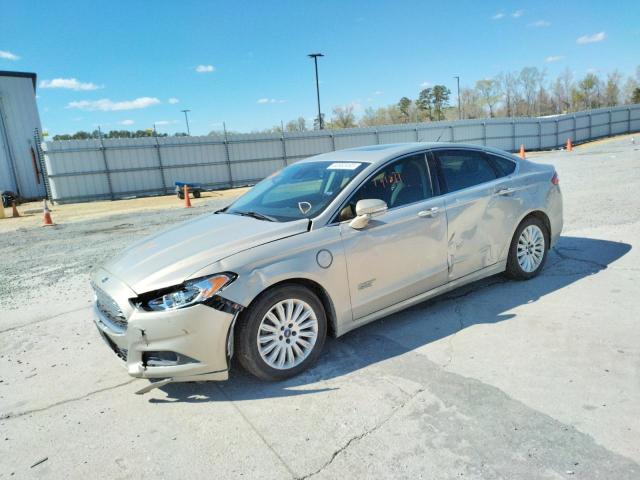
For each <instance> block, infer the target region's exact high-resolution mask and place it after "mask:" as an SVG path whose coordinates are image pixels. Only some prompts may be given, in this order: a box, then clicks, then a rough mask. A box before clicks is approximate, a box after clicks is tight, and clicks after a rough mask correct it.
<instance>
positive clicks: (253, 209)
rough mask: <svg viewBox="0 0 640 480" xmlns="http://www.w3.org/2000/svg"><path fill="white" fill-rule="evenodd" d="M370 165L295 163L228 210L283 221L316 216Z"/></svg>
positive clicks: (241, 198) (263, 182) (255, 188)
mask: <svg viewBox="0 0 640 480" xmlns="http://www.w3.org/2000/svg"><path fill="white" fill-rule="evenodd" d="M367 165H368V164H367V163H364V162H330V161H324V162H300V163H295V164H293V165H290V166H288V167H287V168H284V169H283V170H280V171H279V172H277V173H275V174H273V175H271V176H270V177H267V178H265V179H264V180H262V181H261V182H260V183H258V184H257V185H256V186H255V187H253V188H252V189H251V190H249V191H248V192H247V193H245V194H244V195H243V196H242V197H240V198H239V199H238V200H236V201H235V202H234V203H233V204H232V205H231V206H230V207H229V208H227V209H226V210H225V213H231V214H237V215H250V216H254V217H257V218H261V219H263V220H272V221H279V222H288V221H292V220H299V219H301V218H311V217H314V216H316V215H318V214H319V213H320V212H322V210H324V209H325V208H326V207H327V205H329V203H331V201H332V200H333V199H334V198H335V197H336V195H338V193H340V191H341V190H342V189H343V188H344V187H345V186H347V184H348V183H349V182H350V181H351V180H352V179H353V178H354V177H355V176H356V175H357V174H358V173H360V172H361V171H362V170H363V169H364V168H365V167H366V166H367Z"/></svg>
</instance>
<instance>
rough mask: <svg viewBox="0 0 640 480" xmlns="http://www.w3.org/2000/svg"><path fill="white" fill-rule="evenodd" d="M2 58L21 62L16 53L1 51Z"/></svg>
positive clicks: (0, 56)
mask: <svg viewBox="0 0 640 480" xmlns="http://www.w3.org/2000/svg"><path fill="white" fill-rule="evenodd" d="M0 58H3V59H5V60H13V61H14V62H15V61H16V60H20V57H19V56H18V55H16V54H15V53H11V52H8V51H6V50H0Z"/></svg>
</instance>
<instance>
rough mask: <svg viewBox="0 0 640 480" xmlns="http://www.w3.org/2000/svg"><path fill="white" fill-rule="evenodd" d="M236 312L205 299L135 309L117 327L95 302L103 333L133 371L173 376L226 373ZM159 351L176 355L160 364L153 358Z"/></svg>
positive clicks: (150, 375) (208, 376)
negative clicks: (166, 308)
mask: <svg viewBox="0 0 640 480" xmlns="http://www.w3.org/2000/svg"><path fill="white" fill-rule="evenodd" d="M236 315H237V313H236V314H232V313H226V312H222V311H220V310H216V309H215V308H212V307H209V306H206V305H195V306H192V307H187V308H183V309H179V310H175V311H171V312H145V311H138V310H135V311H134V312H133V313H132V315H131V316H130V318H129V319H128V323H127V328H126V330H124V331H117V329H114V328H113V325H112V324H111V322H109V319H108V318H106V317H105V316H104V315H103V314H102V312H100V311H99V310H98V309H97V308H94V321H95V324H96V326H97V327H98V330H99V331H100V334H101V336H102V338H103V339H104V340H105V342H106V343H107V344H108V345H109V347H110V348H111V349H112V350H113V351H114V353H116V355H117V356H118V357H120V358H121V359H122V360H123V361H124V364H125V366H126V368H127V371H128V373H129V375H131V376H132V377H136V378H149V379H158V378H173V379H174V381H191V380H226V379H227V378H228V370H229V359H230V354H231V352H230V349H231V348H232V346H231V344H232V338H231V333H232V327H233V323H234V321H235V318H236ZM151 352H154V353H151ZM155 352H164V353H172V354H175V358H176V360H175V362H174V361H171V362H163V363H164V364H163V365H161V366H156V365H154V362H152V361H150V360H149V356H153V355H156V353H155ZM155 363H157V362H155ZM167 363H168V364H167Z"/></svg>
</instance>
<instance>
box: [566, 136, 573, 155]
mask: <svg viewBox="0 0 640 480" xmlns="http://www.w3.org/2000/svg"><path fill="white" fill-rule="evenodd" d="M572 150H573V143H571V137H569V138H567V152H571V151H572Z"/></svg>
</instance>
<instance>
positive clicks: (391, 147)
mask: <svg viewBox="0 0 640 480" xmlns="http://www.w3.org/2000/svg"><path fill="white" fill-rule="evenodd" d="M432 148H471V149H474V150H480V151H486V152H490V153H496V154H498V155H502V156H507V157H509V158H511V159H512V160H515V159H516V157H515V156H513V155H511V154H510V153H508V152H505V151H503V150H499V149H496V148H490V147H484V146H482V145H473V144H466V143H448V142H412V143H386V144H380V145H366V146H362V147H355V148H346V149H344V150H336V151H334V152H327V153H321V154H319V155H314V156H313V157H309V158H307V159H305V160H303V161H304V162H317V161H326V162H340V161H342V162H346V161H349V162H366V163H372V164H379V163H384V162H386V161H387V160H389V159H391V158H395V157H398V156H401V155H406V154H410V153H413V152H422V151H424V150H429V149H432Z"/></svg>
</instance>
